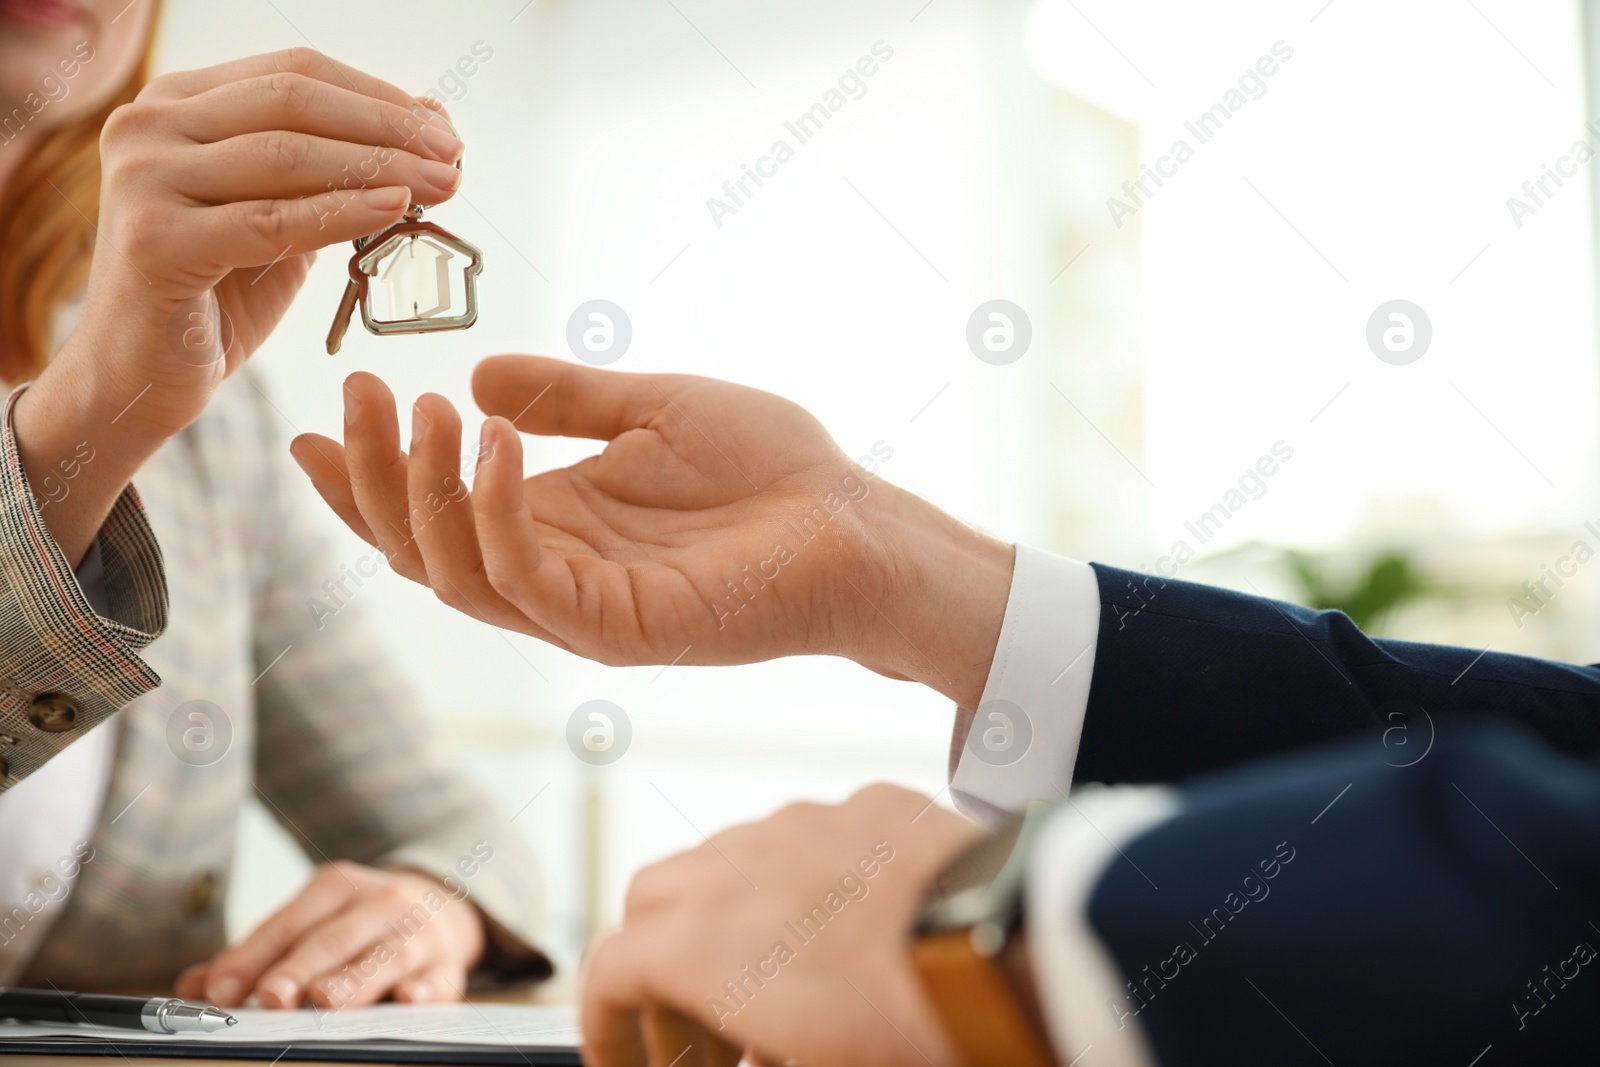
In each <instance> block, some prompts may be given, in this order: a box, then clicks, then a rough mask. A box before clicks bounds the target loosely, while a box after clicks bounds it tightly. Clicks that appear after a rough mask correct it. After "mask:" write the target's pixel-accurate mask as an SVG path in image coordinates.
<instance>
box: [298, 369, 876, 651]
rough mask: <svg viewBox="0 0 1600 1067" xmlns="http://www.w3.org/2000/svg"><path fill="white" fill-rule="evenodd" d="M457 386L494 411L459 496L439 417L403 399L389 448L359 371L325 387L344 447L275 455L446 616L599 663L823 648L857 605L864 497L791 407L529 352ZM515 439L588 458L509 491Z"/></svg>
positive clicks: (843, 462)
mask: <svg viewBox="0 0 1600 1067" xmlns="http://www.w3.org/2000/svg"><path fill="white" fill-rule="evenodd" d="M473 393H474V396H475V398H476V399H477V401H478V404H479V406H480V407H482V408H483V410H484V411H485V412H486V413H487V414H489V415H490V416H493V417H492V418H491V419H490V420H489V421H488V422H486V423H485V424H484V431H483V442H482V449H481V455H480V458H479V461H478V472H477V477H476V480H475V483H474V486H473V488H472V490H471V492H470V493H469V492H468V491H467V489H466V487H465V485H464V483H463V482H462V481H461V478H460V471H459V469H458V465H459V457H460V456H461V452H462V448H461V419H460V416H459V415H458V414H457V412H456V411H455V409H454V408H453V407H451V405H450V404H449V402H448V401H446V400H445V399H444V398H443V397H440V396H437V395H432V394H430V395H427V396H424V397H422V398H420V399H419V400H418V402H417V407H416V409H415V411H414V413H413V415H414V421H413V435H412V443H411V450H410V453H409V455H408V454H407V453H405V452H402V451H401V448H400V437H399V425H398V421H397V418H396V413H395V405H394V398H393V396H392V394H391V393H390V392H389V390H388V389H387V388H386V387H385V386H384V384H383V383H382V382H381V381H379V380H378V379H377V378H375V377H373V376H371V375H367V374H356V375H354V376H352V377H351V378H350V380H349V381H348V382H347V383H346V386H345V396H346V427H345V445H344V446H343V447H341V446H340V445H339V444H338V443H336V442H334V441H332V440H330V439H328V438H325V437H318V436H316V435H311V434H307V435H304V436H302V437H300V438H298V439H297V440H296V441H295V443H294V454H295V458H296V459H297V460H299V462H300V464H301V466H302V467H304V468H305V470H306V472H307V473H308V474H309V475H310V476H311V478H312V481H313V483H314V484H315V485H316V487H317V489H318V491H319V492H320V493H321V494H322V496H323V498H324V499H325V500H327V502H328V503H329V505H330V506H331V507H333V509H334V510H335V511H336V512H337V513H338V514H339V515H340V517H341V518H343V519H344V521H345V522H346V523H347V524H349V526H350V527H351V529H353V530H355V531H356V533H357V534H359V535H361V536H362V537H363V538H365V539H366V540H367V541H368V542H370V543H372V544H374V545H376V546H378V547H379V548H381V549H382V550H383V552H384V553H385V555H386V556H387V557H388V558H389V560H390V562H391V565H392V566H393V567H394V569H395V570H397V571H399V572H400V573H401V574H403V575H405V576H406V577H408V578H411V579H412V580H414V581H418V582H421V583H423V584H425V585H428V586H430V587H431V588H432V589H433V590H434V591H435V592H436V593H437V594H438V596H439V598H440V599H441V600H443V601H445V602H446V603H447V604H450V605H451V606H453V607H455V608H457V609H459V610H461V611H464V612H466V613H467V614H470V615H473V616H475V617H477V618H480V619H483V620H485V621H487V622H490V623H493V624H495V625H498V626H504V627H507V628H511V629H517V630H521V631H523V632H525V633H530V634H534V635H536V636H538V637H541V638H543V639H545V640H548V641H551V642H552V643H554V644H557V645H560V646H562V647H564V648H568V649H570V650H572V651H574V652H577V653H578V654H580V655H583V656H585V657H588V658H591V659H595V660H599V661H601V662H604V663H610V664H619V665H620V664H645V663H671V662H676V661H679V660H683V659H687V661H689V662H694V663H701V664H713V663H742V662H750V661H753V660H759V659H767V658H771V657H774V656H781V655H789V654H794V653H802V652H814V653H827V652H841V651H843V650H844V649H845V648H846V646H848V645H849V643H850V642H851V640H852V639H853V633H852V631H853V629H855V628H857V627H859V626H860V625H861V621H862V619H863V618H864V616H865V615H867V614H870V613H871V612H873V611H874V607H873V603H874V602H875V601H876V600H877V599H878V598H879V597H880V596H881V595H882V586H883V584H884V579H883V577H882V576H881V575H882V568H881V567H880V566H878V565H877V564H876V563H874V562H873V557H874V555H875V538H874V536H873V533H872V529H871V522H870V520H869V518H868V517H867V515H866V514H864V512H863V508H862V506H861V505H862V503H863V501H864V500H866V499H867V497H868V496H870V495H871V493H873V492H875V491H876V488H877V487H876V486H875V485H874V484H873V483H872V482H871V481H870V475H868V474H866V472H864V471H863V470H862V468H861V467H860V466H858V465H857V464H855V463H854V462H852V461H851V460H850V459H849V458H848V457H847V456H846V455H845V454H844V453H843V452H842V451H841V450H840V449H839V447H838V445H836V444H835V443H834V441H833V440H832V438H831V437H829V436H828V433H827V431H826V430H824V429H823V427H822V426H821V424H819V423H818V422H817V420H816V419H814V418H813V417H812V416H811V415H810V414H808V413H807V412H806V411H804V410H803V409H802V408H800V407H798V406H797V405H795V404H792V403H790V402H789V401H787V400H784V399H782V398H780V397H777V396H773V395H771V394H769V393H763V392H760V391H759V390H755V389H750V388H746V387H743V386H738V385H732V384H729V383H726V382H719V381H715V380H711V379H705V378H695V377H688V376H682V375H632V374H620V373H616V372H612V371H602V370H596V369H593V368H589V367H583V366H577V365H573V364H570V363H564V362H560V361H557V360H553V359H546V358H541V357H535V356H500V357H495V358H493V359H489V360H486V361H485V362H484V363H483V364H481V365H480V366H479V367H478V369H477V371H476V372H475V374H474V376H473ZM519 430H520V431H522V432H524V433H531V434H540V435H546V436H563V437H585V438H591V439H595V440H601V441H606V442H607V445H606V447H605V449H604V450H603V451H602V452H601V453H600V454H599V455H598V456H592V457H590V458H588V459H585V460H583V461H581V462H579V463H577V464H574V465H573V466H571V467H566V468H563V469H560V470H553V471H548V472H545V473H542V474H536V475H534V476H533V477H531V478H526V479H524V478H523V457H522V445H521V441H520V438H519V436H518V433H517V431H519ZM841 582H844V583H848V584H847V585H844V586H841ZM850 586H854V587H855V589H854V591H852V590H851V589H850V588H849V587H850ZM841 605H842V606H841ZM691 649H692V653H691V652H690V650H691Z"/></svg>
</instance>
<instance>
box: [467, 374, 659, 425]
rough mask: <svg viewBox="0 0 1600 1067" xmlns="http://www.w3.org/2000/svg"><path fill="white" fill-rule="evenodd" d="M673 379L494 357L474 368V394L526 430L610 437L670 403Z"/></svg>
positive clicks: (488, 407) (491, 410)
mask: <svg viewBox="0 0 1600 1067" xmlns="http://www.w3.org/2000/svg"><path fill="white" fill-rule="evenodd" d="M670 385H671V379H670V378H668V377H666V376H664V375H657V374H622V373H619V372H617V371H608V370H600V369H598V368H595V367H585V366H579V365H577V364H575V363H566V362H563V361H561V360H558V359H550V358H548V357H546V356H491V357H489V358H488V359H486V360H484V361H483V362H481V363H479V364H478V366H477V367H476V368H475V369H474V370H473V372H472V396H473V399H474V400H476V401H477V402H478V406H479V407H480V408H482V409H483V411H484V413H485V414H487V415H500V416H503V417H504V418H507V419H509V420H511V422H512V423H513V424H514V425H515V426H516V427H517V429H519V430H521V431H523V432H524V433H537V434H544V435H546V436H552V437H587V438H592V439H594V440H598V441H610V440H612V439H613V438H616V437H620V436H621V435H622V434H624V433H627V432H628V431H629V430H634V429H638V428H639V427H641V426H645V425H648V424H649V422H650V419H651V418H652V417H653V416H654V415H655V414H656V413H657V412H658V411H659V410H660V409H661V408H662V407H663V406H665V404H666V403H667V401H666V398H665V395H666V393H667V392H669V391H670V390H668V389H666V388H664V387H666V386H670Z"/></svg>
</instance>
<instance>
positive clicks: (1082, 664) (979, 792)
mask: <svg viewBox="0 0 1600 1067" xmlns="http://www.w3.org/2000/svg"><path fill="white" fill-rule="evenodd" d="M1099 632H1100V585H1099V582H1098V581H1097V579H1096V578H1095V573H1094V570H1093V569H1092V568H1091V567H1090V566H1089V565H1088V564H1086V563H1079V562H1078V561H1077V560H1072V559H1067V558H1065V557H1062V556H1055V555H1051V554H1050V553H1048V552H1041V551H1039V550H1038V549H1035V548H1029V547H1028V546H1026V545H1018V546H1017V559H1016V566H1015V570H1014V571H1013V572H1012V576H1011V593H1010V596H1009V598H1008V599H1007V601H1006V615H1005V620H1004V622H1002V623H1001V626H1000V640H999V643H998V644H997V645H996V646H995V650H994V662H993V664H992V665H991V666H990V668H989V678H988V681H987V682H985V684H984V688H983V698H982V700H981V701H980V702H979V704H978V707H977V709H976V711H973V710H971V709H967V708H957V709H956V722H955V730H954V733H953V735H952V737H951V741H950V795H951V798H952V799H953V800H954V801H955V803H956V806H957V807H959V808H960V809H961V810H962V811H964V812H966V813H967V814H968V815H971V816H972V817H974V818H977V819H980V820H983V821H984V822H988V823H990V824H991V825H992V824H994V823H996V822H998V821H999V820H1001V819H1003V818H1004V817H1005V816H1006V815H1008V814H1011V813H1014V812H1020V811H1022V810H1024V809H1025V808H1026V807H1027V806H1028V803H1029V802H1030V801H1035V800H1042V801H1045V802H1047V803H1057V802H1059V801H1060V800H1062V799H1063V798H1064V797H1065V796H1066V795H1067V789H1068V787H1069V786H1070V785H1071V784H1072V768H1073V764H1074V763H1075V762H1076V761H1077V758H1078V740H1079V738H1080V737H1081V736H1082V734H1083V716H1084V712H1085V711H1087V710H1088V707H1089V683H1090V680H1091V679H1092V678H1093V676H1094V647H1095V638H1096V636H1097V635H1098V634H1099Z"/></svg>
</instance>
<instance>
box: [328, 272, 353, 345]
mask: <svg viewBox="0 0 1600 1067" xmlns="http://www.w3.org/2000/svg"><path fill="white" fill-rule="evenodd" d="M360 299H361V286H359V285H357V284H356V283H355V282H354V281H351V282H349V283H348V284H346V285H345V287H344V296H343V298H341V299H340V301H339V310H338V311H336V312H335V313H334V316H333V328H332V329H330V330H329V331H328V355H330V356H332V355H337V354H338V352H339V346H340V345H342V344H344V335H345V333H346V332H347V331H348V330H349V329H350V320H351V319H352V318H354V317H355V313H356V303H357V301H359V300H360Z"/></svg>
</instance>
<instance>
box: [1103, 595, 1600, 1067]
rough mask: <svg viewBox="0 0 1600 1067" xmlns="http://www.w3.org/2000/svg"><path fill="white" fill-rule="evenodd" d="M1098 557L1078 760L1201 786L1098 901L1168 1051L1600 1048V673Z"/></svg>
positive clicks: (1398, 1060) (1438, 1058)
mask: <svg viewBox="0 0 1600 1067" xmlns="http://www.w3.org/2000/svg"><path fill="white" fill-rule="evenodd" d="M1095 570H1096V573H1097V575H1098V577H1099V586H1100V597H1101V603H1102V612H1103V615H1102V618H1101V624H1100V630H1099V640H1098V644H1097V646H1096V649H1095V664H1094V679H1093V683H1092V687H1091V690H1090V694H1089V705H1088V711H1087V715H1086V718H1085V723H1084V730H1083V739H1082V742H1081V746H1080V748H1079V752H1078V760H1077V766H1076V769H1075V777H1076V780H1077V781H1080V782H1087V781H1102V782H1173V783H1178V786H1179V789H1180V793H1181V796H1182V800H1183V806H1182V809H1181V811H1180V813H1179V814H1178V815H1177V816H1176V817H1174V818H1172V819H1171V820H1169V821H1167V822H1165V823H1162V824H1161V825H1159V826H1157V827H1156V828H1155V829H1153V830H1152V831H1150V832H1148V833H1146V834H1144V835H1143V836H1141V837H1139V838H1137V839H1136V840H1135V841H1133V842H1132V843H1130V844H1127V845H1126V846H1125V847H1124V849H1123V852H1124V854H1125V857H1124V858H1121V859H1118V860H1117V861H1114V862H1113V863H1112V865H1111V866H1110V867H1109V868H1108V869H1107V871H1106V873H1105V874H1104V875H1103V876H1102V878H1101V879H1100V881H1099V883H1098V884H1097V885H1096V887H1095V889H1094V892H1093V894H1092V896H1091V899H1090V903H1089V918H1090V922H1091V924H1092V925H1093V927H1094V929H1095V930H1096V932H1097V933H1098V934H1099V936H1100V937H1101V938H1102V940H1103V941H1104V943H1105V945H1106V946H1107V948H1108V950H1109V951H1110V953H1111V955H1112V957H1113V959H1114V960H1115V961H1116V962H1117V963H1118V964H1119V965H1120V967H1121V969H1122V971H1123V975H1124V977H1125V978H1126V980H1127V983H1128V985H1127V987H1126V989H1125V990H1124V996H1123V997H1122V998H1120V999H1119V1000H1116V1001H1113V1002H1112V1003H1109V1004H1107V1005H1105V1010H1106V1011H1108V1012H1109V1013H1111V1015H1112V1017H1113V1018H1116V1019H1118V1020H1120V1021H1122V1022H1124V1023H1127V1022H1130V1021H1131V1020H1133V1019H1137V1020H1138V1021H1139V1023H1141V1024H1142V1025H1143V1027H1144V1030H1145V1032H1146V1034H1147V1035H1148V1036H1149V1038H1150V1040H1151V1042H1152V1043H1153V1045H1154V1048H1155V1051H1156V1054H1157V1056H1158V1058H1159V1060H1160V1062H1161V1063H1163V1064H1256V1063H1261V1064H1299V1063H1306V1064H1328V1063H1332V1064H1336V1065H1338V1067H1345V1065H1347V1064H1352V1065H1353V1064H1424V1063H1440V1064H1453V1065H1456V1067H1469V1065H1470V1064H1474V1063H1476V1065H1477V1067H1495V1065H1498V1064H1507V1063H1541V1064H1544V1063H1590V1064H1593V1063H1600V958H1597V956H1596V950H1597V949H1600V762H1597V759H1596V756H1597V753H1600V668H1596V667H1576V666H1570V665H1567V664H1560V663H1551V662H1545V661H1541V660H1536V659H1531V658H1527V657H1523V656H1511V655H1505V654H1501V653H1496V652H1482V653H1480V652H1479V651H1478V650H1476V649H1461V648H1446V647H1439V646H1433V645H1423V644H1414V643H1411V642H1403V641H1387V640H1375V639H1373V638H1369V637H1367V636H1365V635H1364V634H1362V633H1361V632H1360V631H1359V630H1358V629H1356V627H1355V626H1354V624H1352V623H1351V622H1350V620H1349V619H1348V618H1347V617H1345V616H1344V615H1342V614H1340V613H1337V612H1314V611H1309V610H1306V609H1304V608H1299V607H1295V606H1293V605H1290V604H1284V603H1279V602H1276V601H1272V600H1267V599H1264V598H1261V597H1252V596H1245V595H1241V594H1238V593H1233V592H1228V591H1225V590H1221V589H1214V588H1210V587H1207V586H1201V585H1194V584H1190V583H1185V582H1178V581H1163V580H1162V579H1160V578H1152V577H1150V576H1148V575H1144V574H1136V573H1133V572H1129V571H1122V570H1117V569H1115V568H1111V567H1104V566H1100V565H1096V566H1095ZM1479 1056H1481V1057H1482V1059H1481V1060H1475V1057H1479Z"/></svg>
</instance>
